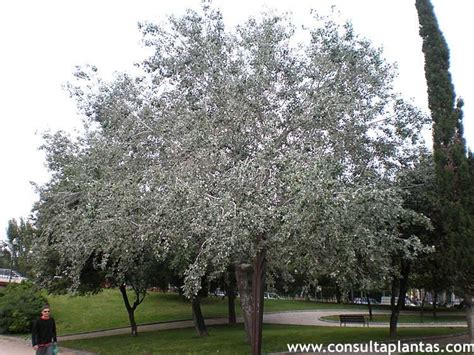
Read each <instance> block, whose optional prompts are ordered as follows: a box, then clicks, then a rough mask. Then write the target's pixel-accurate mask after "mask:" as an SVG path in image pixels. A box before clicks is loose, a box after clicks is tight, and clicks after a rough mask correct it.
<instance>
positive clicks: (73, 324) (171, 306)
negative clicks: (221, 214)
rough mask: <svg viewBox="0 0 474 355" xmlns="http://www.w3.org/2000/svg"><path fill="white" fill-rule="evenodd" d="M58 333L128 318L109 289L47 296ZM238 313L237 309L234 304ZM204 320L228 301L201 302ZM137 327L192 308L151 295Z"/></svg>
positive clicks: (297, 306)
mask: <svg viewBox="0 0 474 355" xmlns="http://www.w3.org/2000/svg"><path fill="white" fill-rule="evenodd" d="M48 300H49V303H50V305H51V311H52V315H53V317H54V318H55V320H56V324H57V329H58V334H59V335H66V334H74V333H81V332H88V331H94V330H101V329H112V328H118V327H127V326H128V325H129V323H128V316H127V312H126V310H125V306H124V304H123V301H122V296H121V294H120V292H119V291H118V290H114V289H108V290H104V291H103V292H101V293H99V294H97V295H92V296H68V295H61V296H51V295H49V296H48ZM236 303H237V304H236V311H237V314H239V313H240V306H239V305H238V302H236ZM342 308H350V309H361V310H363V309H366V308H367V307H366V306H360V305H355V306H353V305H338V304H331V303H317V302H311V301H294V300H266V301H265V312H276V311H290V310H312V309H342ZM202 310H203V314H204V317H206V318H214V317H227V299H223V298H222V297H208V298H204V299H202ZM135 318H136V321H137V323H138V324H147V323H155V322H163V321H171V320H183V319H192V313H191V305H190V303H189V302H186V301H184V300H183V298H182V297H180V296H179V295H177V294H173V293H167V294H163V293H158V292H150V293H149V294H148V295H147V297H146V298H145V301H144V302H143V303H142V304H141V305H140V306H139V307H138V309H137V311H136V315H135Z"/></svg>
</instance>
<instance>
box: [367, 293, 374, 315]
mask: <svg viewBox="0 0 474 355" xmlns="http://www.w3.org/2000/svg"><path fill="white" fill-rule="evenodd" d="M367 306H369V320H370V321H371V322H372V321H373V320H374V317H373V315H372V303H370V294H369V293H368V292H367Z"/></svg>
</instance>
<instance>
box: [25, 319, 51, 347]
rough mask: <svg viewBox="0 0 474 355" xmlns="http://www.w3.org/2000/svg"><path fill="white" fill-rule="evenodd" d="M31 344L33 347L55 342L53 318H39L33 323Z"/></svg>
mask: <svg viewBox="0 0 474 355" xmlns="http://www.w3.org/2000/svg"><path fill="white" fill-rule="evenodd" d="M31 342H32V343H33V346H35V345H40V344H49V343H52V342H57V339H56V323H55V322H54V318H49V319H43V318H39V319H37V320H36V321H35V322H34V323H33V328H32V331H31Z"/></svg>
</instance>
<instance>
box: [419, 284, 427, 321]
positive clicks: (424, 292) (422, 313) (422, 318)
mask: <svg viewBox="0 0 474 355" xmlns="http://www.w3.org/2000/svg"><path fill="white" fill-rule="evenodd" d="M425 302H426V290H423V298H422V299H421V314H420V315H421V323H423V322H424V321H425Z"/></svg>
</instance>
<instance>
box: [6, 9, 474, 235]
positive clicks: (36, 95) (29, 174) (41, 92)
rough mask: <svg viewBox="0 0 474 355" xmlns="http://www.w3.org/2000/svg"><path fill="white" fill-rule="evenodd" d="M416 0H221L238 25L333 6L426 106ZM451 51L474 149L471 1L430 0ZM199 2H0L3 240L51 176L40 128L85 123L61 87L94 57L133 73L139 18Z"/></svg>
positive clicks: (108, 68)
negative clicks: (263, 13)
mask: <svg viewBox="0 0 474 355" xmlns="http://www.w3.org/2000/svg"><path fill="white" fill-rule="evenodd" d="M414 2H415V0H312V1H310V0H299V1H296V0H240V1H225V0H217V1H216V0H214V4H215V5H216V6H217V7H219V8H221V10H222V12H223V15H224V19H225V21H226V22H227V23H229V24H230V25H235V24H237V23H239V22H242V21H243V20H245V19H246V18H247V17H248V16H249V15H250V14H254V13H256V12H258V11H260V10H261V9H264V8H265V7H264V5H265V4H266V6H267V7H268V8H273V9H277V10H281V11H292V12H293V17H294V20H295V22H301V23H303V22H305V23H308V20H309V19H310V17H309V16H308V14H309V9H311V8H314V9H316V10H317V11H318V12H320V13H328V12H329V9H330V6H331V5H336V7H337V8H338V9H339V10H340V11H341V12H342V14H343V16H344V17H345V18H349V19H351V20H352V21H353V23H354V27H355V29H356V30H357V31H358V32H359V33H361V34H363V35H364V36H365V37H368V38H369V39H371V40H372V41H373V42H374V43H375V44H376V45H379V46H383V47H384V49H385V56H386V58H387V59H388V60H389V61H392V62H397V63H398V67H399V73H400V75H399V79H398V81H397V90H398V91H400V92H402V93H403V94H404V95H405V97H407V98H413V99H414V102H415V103H416V105H417V106H418V107H420V108H422V109H423V110H425V111H427V97H426V85H425V79H424V74H423V60H424V59H423V55H422V52H421V39H420V38H419V35H418V19H417V14H416V9H415V5H414ZM432 2H433V5H434V6H435V12H436V15H437V17H438V21H439V23H440V26H441V29H442V31H443V33H444V35H445V37H446V40H447V42H448V44H449V47H450V51H451V73H452V75H453V79H454V85H455V88H456V92H457V94H458V95H459V96H462V97H463V98H464V100H465V109H464V114H465V132H466V137H467V140H468V144H469V146H470V147H471V149H474V119H473V116H474V90H473V82H474V74H473V65H472V62H473V51H474V46H473V41H472V38H471V35H470V34H472V33H474V28H473V27H474V25H473V21H472V14H473V13H474V1H472V0H432ZM199 6H200V0H172V1H164V0H163V1H160V0H149V1H147V0H133V1H132V0H130V1H122V0H115V1H109V0H93V1H91V0H81V1H78V0H70V1H61V0H57V1H53V0H48V1H46V0H43V1H42V0H15V1H2V2H1V3H0V53H1V55H0V103H1V107H0V115H1V116H0V166H1V173H0V239H2V237H4V236H5V229H6V226H7V221H8V220H9V219H11V218H19V217H21V216H24V217H26V216H28V214H29V212H30V209H31V206H32V204H33V202H34V201H35V199H36V196H35V194H34V191H33V189H32V187H31V185H30V183H29V182H30V181H35V182H39V183H41V182H45V181H46V180H47V176H48V175H47V172H46V169H45V167H44V159H43V156H42V155H41V153H39V152H38V151H37V147H38V146H39V145H40V144H41V140H40V137H39V135H38V134H37V132H41V131H44V130H46V129H52V130H57V129H66V130H71V129H73V127H77V126H78V125H79V120H78V118H77V115H76V109H75V104H74V102H73V101H72V100H71V99H69V97H68V95H67V94H66V93H65V92H64V90H63V89H62V85H63V84H64V83H65V82H66V81H67V80H69V79H71V77H72V76H71V73H72V71H73V68H74V66H75V65H82V64H94V65H96V66H97V67H98V68H99V70H100V71H101V72H103V73H109V74H110V73H112V72H114V71H121V70H127V68H130V67H131V65H132V64H133V63H134V62H136V61H138V60H139V59H140V58H141V56H142V55H143V53H144V51H143V49H142V48H141V46H140V43H139V41H140V37H139V33H138V31H137V22H138V21H144V20H148V21H159V20H160V19H164V18H165V16H166V15H167V14H171V13H181V12H182V11H183V10H184V9H185V8H189V7H193V8H198V7H199Z"/></svg>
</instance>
